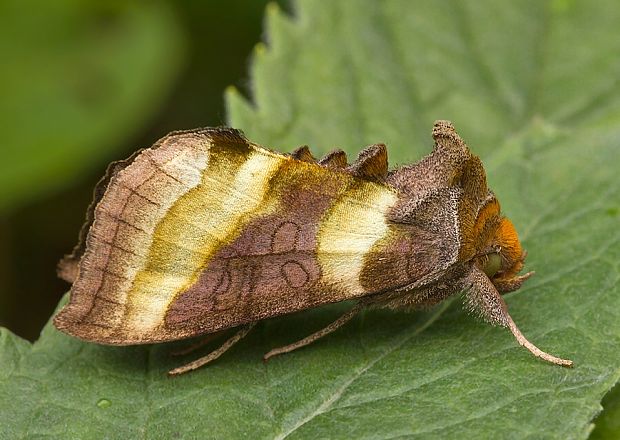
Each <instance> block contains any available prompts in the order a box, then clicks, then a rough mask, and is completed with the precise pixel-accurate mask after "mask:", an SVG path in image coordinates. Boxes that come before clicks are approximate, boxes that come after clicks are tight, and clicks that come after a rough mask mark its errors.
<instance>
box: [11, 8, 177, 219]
mask: <svg viewBox="0 0 620 440" xmlns="http://www.w3.org/2000/svg"><path fill="white" fill-rule="evenodd" d="M0 15H1V16H2V26H0V53H2V58H3V63H2V65H3V67H2V69H0V96H2V99H1V100H0V121H1V124H2V134H3V140H2V146H3V147H2V161H0V212H7V211H8V210H9V209H11V208H13V207H15V206H16V205H23V204H25V203H28V202H29V201H31V200H32V199H33V198H35V197H41V196H43V195H45V194H46V193H49V192H50V191H52V190H57V189H58V188H60V187H61V186H66V185H67V183H68V182H71V181H74V180H75V179H76V177H78V176H83V175H84V173H86V172H87V171H89V170H90V169H92V167H93V165H94V164H98V163H99V162H100V161H101V158H102V157H104V158H108V157H111V156H112V155H113V153H114V150H118V149H119V148H120V147H122V141H123V140H125V139H126V138H127V137H128V135H135V134H136V133H137V132H138V131H139V130H140V129H141V127H142V126H143V124H144V123H145V121H148V119H149V118H150V117H152V116H153V114H155V113H156V112H157V110H158V109H159V107H160V106H161V105H162V103H163V99H162V98H164V97H165V96H166V92H167V91H168V90H169V89H170V85H171V84H172V80H173V79H174V78H175V76H176V74H177V73H178V72H179V68H180V66H181V61H182V59H183V55H184V50H183V48H184V44H183V36H182V31H181V29H180V28H179V26H178V22H177V20H176V19H175V17H174V15H173V14H172V11H171V8H170V7H169V5H167V4H166V3H164V2H161V1H151V2H118V1H112V2H103V1H96V2H83V1H80V0H62V1H54V2H46V1H36V2H24V1H18V0H8V1H4V2H2V5H0Z"/></svg>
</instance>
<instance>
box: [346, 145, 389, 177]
mask: <svg viewBox="0 0 620 440" xmlns="http://www.w3.org/2000/svg"><path fill="white" fill-rule="evenodd" d="M347 170H348V171H349V172H351V173H352V174H353V175H354V176H357V177H361V178H362V179H366V180H372V181H375V182H383V181H384V180H385V178H386V177H387V173H388V159H387V149H386V147H385V145H384V144H375V145H370V146H369V147H366V148H364V149H363V150H362V151H361V152H360V154H359V156H358V157H357V160H356V161H355V162H353V163H352V164H351V165H350V166H349V167H348V168H347Z"/></svg>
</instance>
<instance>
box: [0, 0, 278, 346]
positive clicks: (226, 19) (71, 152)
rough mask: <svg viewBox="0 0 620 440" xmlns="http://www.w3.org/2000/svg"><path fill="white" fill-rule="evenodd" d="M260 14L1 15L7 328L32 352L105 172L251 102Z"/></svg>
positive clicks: (245, 7) (3, 315)
mask: <svg viewBox="0 0 620 440" xmlns="http://www.w3.org/2000/svg"><path fill="white" fill-rule="evenodd" d="M266 3H267V1H266V0H253V1H247V0H215V1H213V0H212V1H208V2H204V1H184V2H173V1H145V2H121V1H94V2H84V1H79V0H62V1H55V2H46V1H43V0H38V1H27V2H23V1H19V0H4V1H3V2H1V3H0V55H1V56H2V69H0V127H1V129H2V142H1V143H0V145H1V147H0V151H1V152H2V157H1V159H0V325H1V326H5V327H8V328H9V329H10V330H12V331H13V332H15V333H17V334H18V335H20V336H22V337H25V338H27V339H29V340H35V339H37V337H38V335H39V332H40V330H41V328H42V327H43V325H44V323H45V322H46V321H47V320H48V319H49V317H50V315H51V314H52V311H53V310H54V307H55V306H56V304H57V303H58V300H59V299H60V297H61V296H62V294H63V293H64V292H65V291H66V290H67V289H68V285H67V284H66V283H64V282H62V281H61V280H59V279H58V278H57V277H56V273H55V268H56V263H57V261H58V260H59V258H60V257H61V256H62V255H63V254H65V253H68V252H70V251H71V249H72V247H73V245H74V244H75V242H76V239H77V234H78V231H79V228H80V226H81V224H82V222H83V218H84V212H85V210H86V207H87V206H88V204H89V202H90V199H91V192H92V188H93V186H94V185H95V183H96V182H97V180H98V179H99V178H100V177H101V176H102V175H103V172H104V170H105V167H106V165H107V164H108V163H109V162H110V161H112V160H117V159H121V158H125V157H126V156H128V155H129V154H131V152H133V151H134V150H136V149H138V148H143V147H148V146H150V145H151V144H152V143H154V142H155V141H156V140H157V139H158V138H160V137H162V136H163V135H165V134H166V133H168V132H169V131H172V130H177V129H186V128H193V127H199V126H214V125H222V124H225V123H226V114H225V109H224V104H223V91H224V89H225V88H226V87H227V86H228V85H234V86H236V87H238V88H239V89H240V90H241V91H242V92H244V93H246V94H248V92H249V91H250V85H249V83H248V82H249V79H248V78H249V77H248V65H249V61H250V58H251V56H250V54H251V53H252V49H253V46H254V45H255V44H256V43H257V42H258V41H261V32H262V17H263V13H264V9H265V5H266ZM283 3H284V2H283ZM281 6H284V7H286V5H281Z"/></svg>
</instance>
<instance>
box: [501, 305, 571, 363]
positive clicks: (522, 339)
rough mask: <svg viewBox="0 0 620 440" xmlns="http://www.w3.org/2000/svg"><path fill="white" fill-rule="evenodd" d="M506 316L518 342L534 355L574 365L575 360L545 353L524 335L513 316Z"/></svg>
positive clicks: (549, 360)
mask: <svg viewBox="0 0 620 440" xmlns="http://www.w3.org/2000/svg"><path fill="white" fill-rule="evenodd" d="M505 318H506V321H507V324H508V328H509V329H510V331H511V332H512V334H513V335H515V338H517V342H519V344H520V345H521V346H523V347H525V348H527V349H528V350H529V351H530V352H532V354H533V355H534V356H536V357H539V358H541V359H544V360H546V361H547V362H551V363H552V364H556V365H560V366H562V367H572V366H573V361H570V360H568V359H561V358H559V357H555V356H553V355H550V354H549V353H545V352H544V351H542V350H541V349H540V348H538V347H536V346H535V345H534V344H532V343H531V342H530V341H528V340H527V339H526V337H525V336H523V333H521V330H519V328H518V327H517V325H516V324H515V323H514V321H513V320H512V318H511V317H510V315H509V314H508V313H506V316H505Z"/></svg>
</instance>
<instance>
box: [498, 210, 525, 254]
mask: <svg viewBox="0 0 620 440" xmlns="http://www.w3.org/2000/svg"><path fill="white" fill-rule="evenodd" d="M496 239H497V243H498V244H499V246H500V247H501V249H502V254H504V256H505V257H507V258H508V260H509V261H518V260H520V259H521V255H522V254H523V250H522V249H521V243H520V242H519V236H518V235H517V231H516V230H515V227H514V225H513V224H512V222H511V221H510V220H508V219H507V218H506V217H504V218H502V220H501V222H500V223H499V226H498V227H497V232H496Z"/></svg>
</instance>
